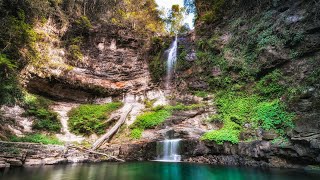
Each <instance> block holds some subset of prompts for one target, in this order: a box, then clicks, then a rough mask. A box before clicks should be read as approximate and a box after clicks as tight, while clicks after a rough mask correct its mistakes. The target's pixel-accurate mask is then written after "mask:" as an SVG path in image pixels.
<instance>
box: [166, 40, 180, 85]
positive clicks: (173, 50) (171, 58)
mask: <svg viewBox="0 0 320 180" xmlns="http://www.w3.org/2000/svg"><path fill="white" fill-rule="evenodd" d="M177 49H178V37H177V36H176V37H175V39H174V41H173V42H172V44H171V46H170V48H169V49H168V59H167V76H166V82H165V87H166V89H170V85H171V80H172V76H173V73H174V66H175V64H176V62H177Z"/></svg>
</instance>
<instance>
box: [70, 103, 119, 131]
mask: <svg viewBox="0 0 320 180" xmlns="http://www.w3.org/2000/svg"><path fill="white" fill-rule="evenodd" d="M121 106H122V103H120V102H113V103H108V104H103V105H93V104H85V105H80V106H79V107H77V108H73V109H72V110H71V111H70V112H69V113H68V116H69V117H70V119H69V122H68V123H69V127H70V130H71V131H72V132H73V133H76V134H83V135H91V134H93V133H96V134H103V133H105V130H106V128H107V127H108V124H106V123H105V120H106V119H108V117H109V116H110V114H111V112H113V111H115V110H117V109H118V108H120V107H121Z"/></svg>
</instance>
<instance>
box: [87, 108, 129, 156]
mask: <svg viewBox="0 0 320 180" xmlns="http://www.w3.org/2000/svg"><path fill="white" fill-rule="evenodd" d="M123 108H124V107H123ZM132 108H133V107H132V105H130V107H129V108H128V110H127V111H125V112H123V113H122V114H121V116H120V119H119V120H118V122H117V123H116V124H115V125H114V126H113V127H112V128H111V129H110V130H109V131H108V132H107V133H106V134H104V135H103V136H101V137H100V138H99V139H98V140H97V141H96V142H95V143H93V145H92V148H91V150H96V149H98V148H99V147H100V146H101V145H102V144H103V143H104V142H106V141H109V140H110V139H111V137H112V136H113V135H114V134H115V133H116V132H117V131H118V129H119V128H120V127H121V126H122V124H124V123H125V121H126V119H127V116H128V115H129V113H130V112H131V110H132Z"/></svg>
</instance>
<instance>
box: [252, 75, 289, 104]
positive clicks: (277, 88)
mask: <svg viewBox="0 0 320 180" xmlns="http://www.w3.org/2000/svg"><path fill="white" fill-rule="evenodd" d="M282 78H283V74H282V73H281V72H280V71H279V70H275V71H273V72H272V73H270V74H268V75H266V76H264V77H263V78H262V79H261V80H260V81H258V82H257V83H256V87H255V90H256V91H257V92H258V93H259V94H260V95H262V96H264V97H268V98H276V97H280V96H281V95H283V94H284V93H285V91H286V89H287V88H286V86H285V85H284V84H283V83H281V80H282Z"/></svg>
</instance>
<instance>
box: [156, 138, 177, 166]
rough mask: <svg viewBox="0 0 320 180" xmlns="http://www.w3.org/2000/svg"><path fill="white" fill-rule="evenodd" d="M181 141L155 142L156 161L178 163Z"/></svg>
mask: <svg viewBox="0 0 320 180" xmlns="http://www.w3.org/2000/svg"><path fill="white" fill-rule="evenodd" d="M180 141H181V139H166V140H164V141H159V142H157V156H158V158H157V161H166V162H179V161H180V160H181V156H180V154H179V152H180Z"/></svg>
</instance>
